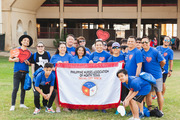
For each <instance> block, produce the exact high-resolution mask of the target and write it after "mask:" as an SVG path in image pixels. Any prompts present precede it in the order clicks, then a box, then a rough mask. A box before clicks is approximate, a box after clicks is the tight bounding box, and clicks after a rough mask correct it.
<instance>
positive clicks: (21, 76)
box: [9, 35, 33, 111]
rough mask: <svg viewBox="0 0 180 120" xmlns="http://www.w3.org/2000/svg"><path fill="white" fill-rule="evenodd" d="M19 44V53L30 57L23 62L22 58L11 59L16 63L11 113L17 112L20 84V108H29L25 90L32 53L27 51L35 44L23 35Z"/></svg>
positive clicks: (11, 57)
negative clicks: (25, 99)
mask: <svg viewBox="0 0 180 120" xmlns="http://www.w3.org/2000/svg"><path fill="white" fill-rule="evenodd" d="M19 44H20V45H21V47H19V48H18V50H19V51H22V52H23V53H26V54H28V55H29V57H28V58H27V59H25V60H24V61H21V59H20V57H19V56H18V57H14V56H10V57H9V62H14V76H13V92H12V103H11V108H10V111H14V110H15V103H16V96H17V92H18V89H19V84H20V83H21V100H20V108H26V109H27V108H28V107H26V106H25V105H24V98H25V90H24V81H25V76H26V73H28V72H29V66H30V65H31V64H30V62H29V60H30V58H31V55H32V53H31V52H30V51H29V50H28V49H27V47H30V46H31V45H32V44H33V39H32V38H31V37H30V36H29V35H22V36H21V37H20V38H19Z"/></svg>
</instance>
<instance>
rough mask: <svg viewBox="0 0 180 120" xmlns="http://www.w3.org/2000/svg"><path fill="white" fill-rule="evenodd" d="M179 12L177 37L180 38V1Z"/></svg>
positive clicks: (179, 4) (179, 0)
mask: <svg viewBox="0 0 180 120" xmlns="http://www.w3.org/2000/svg"><path fill="white" fill-rule="evenodd" d="M177 7H178V11H177V37H178V38H180V0H178V6H177Z"/></svg>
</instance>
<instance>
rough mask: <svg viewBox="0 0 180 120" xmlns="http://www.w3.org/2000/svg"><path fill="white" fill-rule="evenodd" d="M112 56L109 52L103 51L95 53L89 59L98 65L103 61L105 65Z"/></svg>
mask: <svg viewBox="0 0 180 120" xmlns="http://www.w3.org/2000/svg"><path fill="white" fill-rule="evenodd" d="M110 56H111V55H110V54H109V53H108V52H106V51H104V50H103V51H102V52H101V53H98V52H93V53H92V54H91V55H90V56H89V59H90V60H92V61H93V62H94V63H97V62H99V61H101V62H102V63H105V62H107V60H108V58H109V57H110Z"/></svg>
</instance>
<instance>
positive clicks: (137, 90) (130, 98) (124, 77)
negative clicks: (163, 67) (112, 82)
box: [116, 69, 151, 120]
mask: <svg viewBox="0 0 180 120" xmlns="http://www.w3.org/2000/svg"><path fill="white" fill-rule="evenodd" d="M116 75H117V77H118V78H119V80H120V81H121V82H122V84H123V85H124V86H125V87H126V88H128V89H129V93H128V95H127V97H126V98H125V100H124V101H123V105H124V107H127V106H128V105H129V106H130V109H131V111H132V114H133V117H132V119H133V120H140V119H139V109H138V105H137V104H136V101H137V102H138V103H143V102H142V101H143V99H144V97H145V96H146V95H147V94H149V92H150V91H151V84H150V83H149V82H148V81H146V80H143V79H141V78H140V77H136V76H129V75H128V73H127V71H126V70H125V69H121V70H119V71H118V72H117V74H116Z"/></svg>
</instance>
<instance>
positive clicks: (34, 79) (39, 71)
mask: <svg viewBox="0 0 180 120" xmlns="http://www.w3.org/2000/svg"><path fill="white" fill-rule="evenodd" d="M42 71H43V68H42V67H40V68H39V69H37V70H36V71H35V72H34V74H33V76H34V78H33V82H35V81H36V77H37V76H38V75H39V74H40V73H41V72H42Z"/></svg>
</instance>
